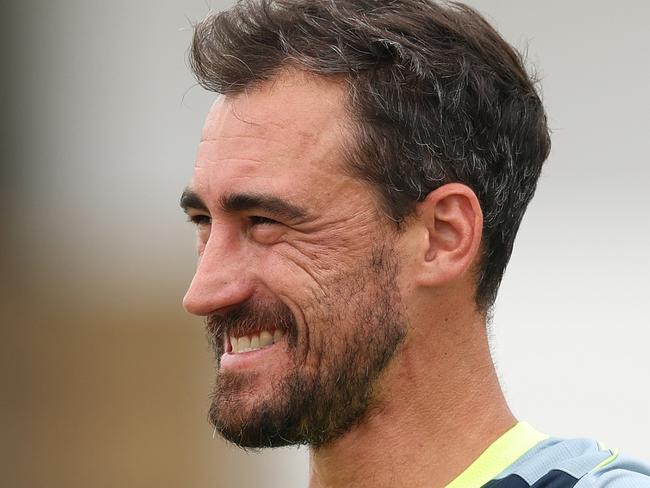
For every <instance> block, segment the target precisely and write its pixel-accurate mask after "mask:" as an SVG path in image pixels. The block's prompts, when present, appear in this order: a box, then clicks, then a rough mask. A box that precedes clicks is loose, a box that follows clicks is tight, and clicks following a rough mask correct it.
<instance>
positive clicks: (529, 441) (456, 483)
mask: <svg viewBox="0 0 650 488" xmlns="http://www.w3.org/2000/svg"><path fill="white" fill-rule="evenodd" d="M548 437H549V436H547V435H546V434H541V433H539V432H537V431H536V430H535V429H533V428H532V427H531V426H530V425H529V424H527V423H526V422H518V423H517V424H516V425H515V426H514V427H513V428H511V429H510V430H509V431H507V432H506V433H505V434H503V435H502V436H501V437H499V438H498V439H497V440H496V441H494V442H493V443H492V444H491V445H490V447H488V448H487V449H486V450H485V451H483V454H481V455H480V456H479V457H478V459H476V460H475V461H474V462H473V463H472V464H470V465H469V467H468V468H467V469H465V471H463V472H462V473H461V474H460V475H458V477H457V478H456V479H454V480H453V481H452V482H451V483H449V484H448V485H447V486H446V488H480V487H481V486H483V485H484V484H486V483H487V482H488V481H490V480H493V479H494V477H495V476H497V475H498V474H499V473H501V472H502V471H504V470H505V469H506V468H507V467H508V466H510V465H511V464H512V463H514V462H515V461H516V460H517V459H519V458H520V457H521V456H522V455H523V454H524V453H525V452H526V451H528V450H529V449H530V448H532V447H534V446H535V445H536V444H538V443H539V442H541V441H543V440H544V439H548Z"/></svg>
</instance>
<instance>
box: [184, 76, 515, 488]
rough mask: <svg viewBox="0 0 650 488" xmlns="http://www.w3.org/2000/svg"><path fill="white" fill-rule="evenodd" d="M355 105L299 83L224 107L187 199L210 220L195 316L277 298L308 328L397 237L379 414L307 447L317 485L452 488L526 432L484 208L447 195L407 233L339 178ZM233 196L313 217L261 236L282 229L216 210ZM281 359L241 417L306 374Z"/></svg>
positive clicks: (332, 330)
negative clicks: (484, 254) (394, 312)
mask: <svg viewBox="0 0 650 488" xmlns="http://www.w3.org/2000/svg"><path fill="white" fill-rule="evenodd" d="M345 106H346V101H345V85H344V84H343V83H342V82H339V81H336V80H324V79H321V78H317V77H314V76H311V75H307V74H305V73H301V72H297V71H285V72H283V73H281V74H280V75H278V76H276V77H275V78H274V79H273V80H272V82H267V83H265V84H263V85H260V86H257V87H255V88H252V89H250V90H248V91H247V92H245V93H243V94H241V95H237V96H229V97H222V98H220V99H219V100H218V101H217V102H216V103H215V104H214V105H213V107H212V108H211V110H210V113H209V115H208V117H207V120H206V123H205V126H204V130H203V133H202V138H201V143H200V145H199V151H198V156H197V162H196V167H195V173H194V177H193V181H192V183H191V185H190V188H191V190H192V191H193V192H194V193H195V194H196V195H198V196H199V197H200V199H201V200H202V202H203V204H204V206H205V208H203V206H199V205H196V206H195V207H192V206H189V207H188V208H187V209H186V211H187V213H188V214H189V215H190V217H194V218H195V219H197V221H198V222H199V225H198V226H197V232H198V243H199V244H198V252H199V263H198V266H197V271H196V275H195V277H194V279H193V281H192V284H191V285H190V289H189V290H188V292H187V295H186V296H185V299H184V306H185V308H186V309H187V310H188V311H189V312H191V313H194V314H196V315H202V316H207V315H209V314H213V313H215V312H217V313H218V312H220V311H227V310H229V309H230V308H232V307H236V306H237V305H239V304H241V303H243V302H245V301H247V300H251V299H258V300H260V299H261V300H264V299H271V298H273V299H279V300H281V301H282V302H284V303H285V304H286V305H287V306H288V307H289V308H290V309H291V310H292V311H293V312H294V315H295V316H296V317H298V319H299V320H298V322H299V325H300V327H303V328H304V327H307V325H305V323H303V322H301V321H300V317H301V314H302V311H303V310H304V309H305V307H306V304H308V303H309V302H310V300H314V299H317V298H318V297H322V296H326V295H327V293H328V287H331V278H332V277H333V276H336V273H340V272H341V270H345V269H355V268H358V267H359V263H360V262H365V261H364V260H366V259H367V256H368V249H369V248H372V247H373V246H374V245H376V244H377V242H378V241H379V240H381V239H386V240H387V241H388V242H390V244H391V247H392V248H393V250H394V251H393V252H394V257H395V259H396V261H397V263H398V269H399V274H398V276H397V277H396V285H397V290H398V291H399V295H400V298H401V304H402V305H403V313H404V316H405V319H406V323H407V331H406V337H405V339H404V341H403V343H402V344H401V346H400V348H399V349H398V350H397V352H396V354H395V355H394V356H393V358H392V360H391V361H390V363H389V364H388V366H387V367H386V368H385V370H384V371H383V372H382V374H381V375H380V376H379V378H377V380H376V381H375V385H374V396H373V405H372V407H373V408H371V409H369V410H368V412H367V414H366V415H364V416H363V417H362V418H361V419H360V420H359V422H357V423H356V424H355V425H354V426H353V427H352V428H350V429H349V430H347V431H346V432H345V433H344V434H343V435H341V436H340V437H338V438H337V439H335V440H334V441H332V442H329V443H327V444H325V445H323V446H320V447H318V448H312V449H311V451H310V452H311V456H310V487H311V488H317V487H364V486H372V487H397V486H409V487H416V488H417V487H420V486H422V487H425V486H426V487H431V486H444V485H445V484H447V483H449V482H450V481H451V480H453V478H455V477H456V476H457V475H458V474H460V473H461V472H462V471H463V470H464V469H465V468H466V467H467V466H468V465H469V464H470V463H471V462H472V461H473V460H474V459H476V458H477V457H478V456H479V455H480V454H481V452H482V451H483V450H484V449H485V448H486V447H487V446H488V445H489V444H490V443H492V442H493V441H494V440H496V439H497V438H498V437H499V436H500V435H502V434H503V433H504V432H505V431H506V430H508V429H509V428H511V427H512V426H513V425H514V424H515V422H516V420H515V419H514V417H513V416H512V414H511V412H510V410H509V409H508V406H507V404H506V402H505V400H504V398H503V394H502V392H501V389H500V386H499V383H498V380H497V377H496V374H495V371H494V367H493V363H492V360H491V356H490V352H489V348H488V342H487V337H486V327H485V317H484V315H483V314H481V313H480V312H478V311H477V310H476V306H475V303H474V293H475V286H476V269H475V267H476V261H477V257H478V255H479V252H480V244H481V229H482V224H483V218H482V213H481V209H480V206H479V203H478V200H477V198H476V196H475V194H474V193H473V192H472V191H471V190H470V189H469V188H468V187H466V186H464V185H461V184H449V185H445V186H443V187H441V188H439V189H437V190H435V191H433V192H432V193H430V194H429V195H428V196H427V198H426V199H425V200H424V201H423V202H421V203H419V204H418V207H417V211H416V213H415V215H414V216H412V217H410V218H409V219H408V220H407V222H406V224H405V227H404V230H403V232H400V233H399V234H398V233H397V232H396V231H395V227H394V224H393V223H392V222H390V220H389V219H388V218H387V217H386V216H384V214H383V213H382V211H381V209H380V205H379V203H378V198H377V196H376V194H375V193H374V192H373V191H372V189H371V188H369V187H368V185H367V184H366V183H364V182H361V181H358V180H357V179H355V178H352V177H351V176H349V175H347V173H346V172H345V170H344V167H343V158H342V154H341V148H342V145H343V143H344V141H347V140H349V139H350V137H351V132H350V130H349V128H348V127H349V126H348V124H347V121H348V115H347V114H346V112H345ZM233 192H241V193H254V194H259V193H264V194H272V195H274V196H277V197H281V198H282V199H284V200H287V201H290V202H292V203H295V204H297V205H299V206H300V207H302V208H303V209H306V215H304V216H302V217H300V218H295V219H293V220H281V224H268V223H263V224H260V223H259V222H260V221H259V219H258V217H260V216H261V217H266V218H273V219H277V220H280V218H279V217H278V216H277V215H275V214H273V215H271V214H270V213H269V212H266V211H265V210H262V209H259V208H248V209H245V210H237V211H230V210H229V211H225V210H224V209H223V208H222V205H221V204H220V199H221V198H222V197H223V196H224V195H226V194H229V193H233ZM198 207H200V208H198ZM204 217H205V218H204ZM207 217H209V219H210V220H208V219H207ZM251 218H252V220H251ZM202 219H203V220H202ZM329 291H331V290H329ZM351 327H353V324H348V323H346V322H345V321H341V322H340V323H336V324H329V325H328V327H327V330H319V329H326V328H325V327H324V326H322V325H321V327H318V328H317V327H313V328H312V330H310V331H309V333H310V334H314V335H315V336H316V337H328V338H329V340H336V338H337V337H345V335H346V333H347V334H348V335H349V334H350V328H351ZM299 347H300V345H299ZM283 351H284V350H280V349H278V351H276V352H275V353H273V354H269V355H267V356H265V361H264V362H263V364H254V363H253V364H248V365H247V366H246V373H247V374H248V377H249V380H250V388H246V389H245V390H242V391H241V392H240V394H239V395H238V398H237V401H238V402H240V405H241V410H242V411H243V412H247V411H253V410H254V409H255V407H256V405H258V404H259V402H260V401H262V400H264V399H265V398H270V397H272V395H273V394H274V391H273V386H272V385H273V384H275V382H277V380H278V379H280V378H282V377H283V375H284V374H285V371H286V369H287V368H290V367H292V366H295V364H296V363H295V362H294V361H293V360H292V357H291V356H290V355H288V354H285V353H283ZM260 363H261V361H260ZM302 367H310V364H309V362H306V363H304V364H303V365H302Z"/></svg>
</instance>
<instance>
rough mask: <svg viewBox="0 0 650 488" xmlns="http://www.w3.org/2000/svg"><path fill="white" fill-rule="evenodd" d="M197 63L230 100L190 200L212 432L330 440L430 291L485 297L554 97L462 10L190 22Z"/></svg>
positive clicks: (405, 1)
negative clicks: (212, 374) (211, 368)
mask: <svg viewBox="0 0 650 488" xmlns="http://www.w3.org/2000/svg"><path fill="white" fill-rule="evenodd" d="M190 61H191V65H192V67H193V69H194V72H195V74H196V75H197V78H198V80H199V82H200V83H201V84H202V85H203V86H205V87H207V88H208V89H211V90H214V91H216V92H218V93H220V94H222V95H223V97H221V98H220V99H219V100H218V101H217V103H216V104H215V105H214V106H213V108H212V109H211V111H210V115H209V116H208V119H207V121H206V125H205V128H204V132H203V137H202V142H201V146H200V148H199V155H198V158H197V165H196V170H195V175H194V180H193V183H192V186H191V188H190V190H189V191H187V192H186V193H185V195H184V197H183V205H184V207H186V211H187V212H188V214H189V215H190V217H191V218H192V219H193V220H194V221H195V223H197V228H198V233H199V256H200V258H199V265H198V269H197V273H196V275H195V278H194V280H193V283H192V285H191V287H190V290H189V291H188V294H187V296H186V299H185V306H186V308H188V309H189V310H190V311H192V312H193V313H197V314H200V315H205V316H207V317H208V333H209V337H210V338H211V340H212V342H213V344H214V347H215V351H216V353H217V357H218V358H219V361H220V365H219V372H218V375H217V377H218V378H217V385H216V388H215V395H214V401H213V405H212V408H211V420H212V422H213V423H214V424H215V426H216V427H217V428H218V429H219V430H220V431H221V432H222V433H223V434H224V436H225V437H226V438H229V439H231V440H233V441H234V442H236V443H238V444H240V445H245V446H259V447H263V446H275V445H283V444H291V443H309V444H312V445H322V444H325V443H327V442H329V441H331V440H333V439H335V438H336V437H337V436H339V435H341V434H342V433H344V432H345V431H346V430H347V429H349V428H351V426H352V425H353V424H354V423H355V422H357V421H359V419H361V418H362V417H363V416H364V415H367V414H368V412H369V411H370V410H371V409H372V408H373V406H377V405H378V403H379V399H380V398H381V396H382V391H381V388H382V381H381V378H382V375H383V374H385V371H386V369H387V368H389V367H390V364H391V362H392V361H394V360H395V358H396V357H398V356H399V354H400V350H401V348H403V345H404V343H405V341H406V339H407V338H408V334H409V328H410V327H411V324H410V322H411V321H412V317H413V316H414V315H415V316H417V315H418V311H417V310H413V309H414V308H417V307H415V305H414V304H415V303H416V302H417V301H416V300H415V299H414V298H413V296H415V295H416V294H417V295H418V296H419V297H421V296H422V290H421V288H423V287H424V288H426V289H427V290H429V291H431V294H430V296H429V297H428V298H429V302H431V303H435V300H436V297H438V299H440V298H439V297H442V296H445V295H444V293H441V292H440V290H452V289H453V290H455V291H454V293H456V294H458V290H461V293H462V294H463V295H466V296H464V297H462V298H464V300H460V301H459V303H463V304H467V307H473V309H474V310H475V311H476V312H477V313H481V314H485V313H486V312H487V310H488V309H489V307H490V306H491V305H492V304H493V302H494V299H495V297H496V293H497V289H498V286H499V283H500V281H501V277H502V275H503V272H504V270H505V267H506V264H507V262H508V259H509V257H510V254H511V250H512V245H513V241H514V238H515V235H516V232H517V229H518V227H519V224H520V222H521V219H522V216H523V213H524V211H525V208H526V206H527V204H528V202H529V201H530V199H531V198H532V196H533V193H534V191H535V186H536V182H537V179H538V176H539V173H540V171H541V166H542V163H543V161H544V160H545V158H546V157H547V155H548V151H549V147H550V142H549V136H548V130H547V126H546V118H545V115H544V111H543V108H542V104H541V102H540V99H539V96H538V94H537V92H536V90H535V88H534V83H533V81H532V80H531V79H530V78H529V76H528V75H527V73H526V70H525V69H524V67H523V64H522V60H521V59H520V57H519V56H518V54H517V53H516V52H515V51H514V50H513V49H512V48H511V47H510V46H509V45H508V44H507V43H506V42H505V41H504V40H503V39H502V38H501V37H500V36H499V34H498V33H497V32H496V31H495V30H494V29H493V28H492V27H491V26H489V24H487V23H486V22H485V21H484V20H483V18H482V17H481V16H480V15H479V14H478V13H476V12H475V11H473V10H472V9H470V8H469V7H466V6H463V5H461V4H447V3H445V4H442V3H432V2H429V1H425V0H401V1H399V0H398V1H394V2H383V1H380V0H367V1H334V2H319V1H309V0H302V1H300V0H284V1H242V2H238V3H237V4H236V5H235V7H233V8H232V9H231V10H229V11H227V12H224V13H221V14H217V15H212V16H209V17H208V18H207V19H205V20H204V21H202V22H201V23H199V24H198V25H197V26H196V30H195V35H194V40H193V45H192V51H191V57H190ZM417 255H422V263H424V264H423V265H422V266H419V267H418V268H417V270H416V269H415V268H413V266H414V265H413V262H415V261H417V259H412V256H417ZM458 283H462V284H463V286H457V285H458ZM416 290H417V291H416ZM447 296H449V295H447ZM447 301H448V300H447ZM418 303H419V302H418ZM429 306H430V305H429ZM272 334H275V337H276V339H277V340H276V341H275V342H272V343H270V344H267V342H268V340H269V339H268V337H269V335H272ZM230 337H234V338H237V337H239V338H243V339H244V342H243V344H244V346H242V347H246V346H248V347H250V342H247V341H251V340H253V341H255V345H256V348H257V347H259V344H260V341H262V342H263V343H264V344H265V347H263V348H261V349H259V350H257V351H251V352H244V353H239V354H235V352H237V350H238V349H239V348H240V346H241V344H240V343H239V342H238V341H239V339H236V340H234V342H233V340H230V339H229V338H230ZM233 344H234V345H233ZM233 348H234V349H233Z"/></svg>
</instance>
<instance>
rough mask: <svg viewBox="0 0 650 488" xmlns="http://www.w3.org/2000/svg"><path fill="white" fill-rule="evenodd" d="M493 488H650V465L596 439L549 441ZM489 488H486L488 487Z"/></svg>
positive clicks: (536, 447) (504, 474)
mask: <svg viewBox="0 0 650 488" xmlns="http://www.w3.org/2000/svg"><path fill="white" fill-rule="evenodd" d="M488 485H489V486H490V488H650V464H648V463H644V462H641V461H637V460H634V459H632V458H630V457H627V456H625V455H623V454H621V453H619V452H618V450H617V449H607V448H605V447H604V446H603V445H602V444H600V443H598V442H596V441H595V440H592V439H558V438H549V439H546V440H544V441H542V442H540V443H539V444H537V445H536V446H535V447H533V448H532V449H530V450H529V451H527V452H526V453H525V454H524V455H523V456H521V458H519V459H518V460H517V461H516V462H515V463H513V464H512V465H511V466H510V467H509V468H508V469H506V470H505V471H504V472H502V473H501V474H500V475H499V476H498V477H497V478H496V479H494V480H492V481H491V482H490V483H488ZM488 485H486V488H487V486H488Z"/></svg>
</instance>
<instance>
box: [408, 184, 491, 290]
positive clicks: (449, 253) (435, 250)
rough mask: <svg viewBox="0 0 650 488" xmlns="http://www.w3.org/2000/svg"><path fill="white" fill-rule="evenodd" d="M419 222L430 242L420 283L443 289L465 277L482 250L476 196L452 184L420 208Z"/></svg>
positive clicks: (466, 189)
mask: <svg viewBox="0 0 650 488" xmlns="http://www.w3.org/2000/svg"><path fill="white" fill-rule="evenodd" d="M417 210H418V212H417V215H418V218H419V219H420V224H421V225H422V226H423V227H424V228H425V229H426V234H427V236H428V240H427V242H426V245H425V246H426V248H425V249H423V252H422V256H421V258H420V264H419V266H420V272H419V273H418V275H419V280H418V281H419V282H420V284H421V285H422V286H440V285H443V284H445V283H448V282H451V281H454V280H456V279H458V278H460V277H462V276H464V275H465V274H466V273H467V271H468V270H469V269H470V268H471V267H472V265H473V263H474V262H475V260H476V258H477V256H478V254H479V250H480V247H481V237H482V233H483V232H482V231H483V213H482V211H481V206H480V204H479V201H478V198H477V197H476V194H475V193H474V192H473V191H472V190H471V189H470V188H469V187H468V186H465V185H462V184H460V183H450V184H447V185H443V186H441V187H440V188H438V189H436V190H434V191H432V192H431V193H429V195H427V198H426V199H425V200H424V201H422V202H420V203H419V204H418V209H417Z"/></svg>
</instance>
